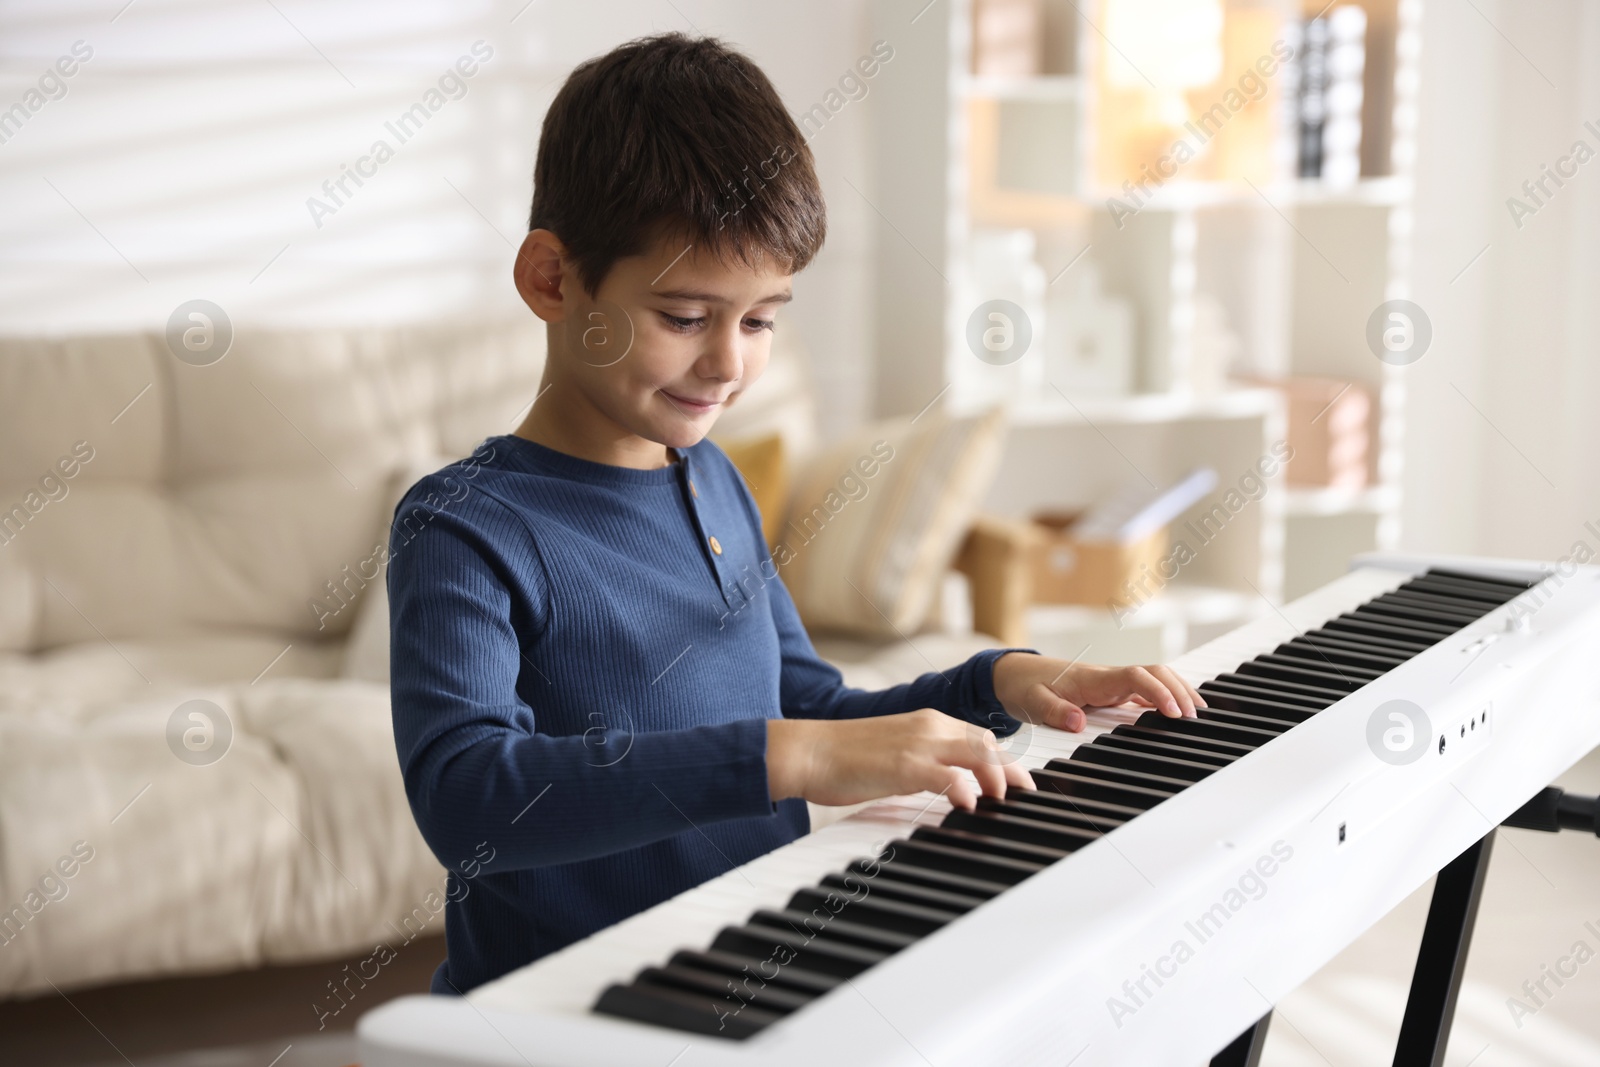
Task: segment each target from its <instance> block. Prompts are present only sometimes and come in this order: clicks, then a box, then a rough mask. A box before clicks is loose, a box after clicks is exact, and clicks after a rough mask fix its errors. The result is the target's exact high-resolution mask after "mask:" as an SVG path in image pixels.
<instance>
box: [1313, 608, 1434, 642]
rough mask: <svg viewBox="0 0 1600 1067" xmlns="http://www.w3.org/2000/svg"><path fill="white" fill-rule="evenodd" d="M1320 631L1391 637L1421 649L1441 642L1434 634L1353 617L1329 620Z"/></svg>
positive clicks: (1345, 616) (1344, 616) (1343, 616)
mask: <svg viewBox="0 0 1600 1067" xmlns="http://www.w3.org/2000/svg"><path fill="white" fill-rule="evenodd" d="M1322 629H1323V630H1326V631H1328V632H1330V633H1354V634H1375V635H1377V636H1378V637H1393V638H1397V639H1398V640H1401V641H1406V642H1409V643H1411V644H1413V645H1419V646H1421V647H1422V648H1432V647H1433V646H1434V645H1436V644H1438V643H1439V642H1440V641H1441V640H1442V638H1441V637H1439V636H1438V635H1435V634H1423V633H1420V632H1418V631H1416V630H1413V629H1409V628H1407V627H1402V626H1390V625H1387V624H1385V623H1381V622H1372V621H1370V620H1368V619H1363V618H1359V617H1357V616H1354V615H1341V616H1339V617H1338V618H1336V619H1329V620H1328V621H1327V622H1325V623H1323V624H1322Z"/></svg>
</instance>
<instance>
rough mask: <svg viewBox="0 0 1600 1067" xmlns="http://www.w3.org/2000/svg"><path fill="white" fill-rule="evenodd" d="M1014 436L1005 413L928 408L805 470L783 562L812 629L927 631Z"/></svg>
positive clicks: (888, 634) (867, 432)
mask: <svg viewBox="0 0 1600 1067" xmlns="http://www.w3.org/2000/svg"><path fill="white" fill-rule="evenodd" d="M1005 429H1006V423H1005V415H1004V413H1003V412H1002V411H1001V410H1000V409H998V408H996V409H994V410H992V411H990V412H988V413H987V414H984V415H981V416H977V417H972V418H953V417H950V416H948V415H943V414H941V413H937V412H933V411H929V412H926V413H924V414H922V415H920V416H917V417H916V418H914V419H913V418H902V419H895V420H890V421H886V422H880V423H875V424H872V425H869V426H867V427H864V428H862V429H861V430H859V431H857V432H855V433H852V434H850V435H849V436H848V437H847V438H846V439H844V440H842V441H839V442H838V443H836V444H835V445H833V446H832V447H830V448H827V449H825V450H823V452H822V453H821V454H819V455H818V456H816V457H815V458H813V459H812V460H811V461H810V462H808V463H807V464H806V465H805V467H804V469H803V470H801V471H799V472H797V474H796V477H795V492H794V494H793V496H792V497H791V499H790V507H789V514H788V517H787V519H786V521H785V523H784V527H783V529H782V530H781V531H779V538H778V544H777V545H776V546H775V548H774V549H773V559H774V560H775V561H776V562H777V564H778V566H779V568H780V573H781V574H782V576H783V580H784V584H785V585H786V586H787V587H788V589H789V593H790V595H791V596H792V597H793V598H794V602H795V606H796V607H797V608H799V610H800V616H801V618H802V620H803V621H804V622H805V624H806V627H807V628H808V629H811V630H816V631H830V630H831V631H836V632H840V633H849V634H857V635H861V636H866V637H876V638H894V637H904V636H906V635H908V634H911V633H914V632H916V631H917V630H918V629H919V628H920V627H921V626H922V625H923V623H924V621H925V620H926V619H927V618H928V615H929V612H930V611H931V610H932V609H933V607H934V605H935V603H936V602H937V598H938V593H939V589H940V586H941V583H942V581H943V578H944V574H945V572H946V571H947V570H949V569H950V564H951V562H952V561H953V560H954V558H955V555H956V552H957V550H958V549H959V548H960V546H961V540H962V538H963V537H964V536H965V535H966V532H967V529H968V527H970V526H971V524H972V520H973V518H974V517H975V516H976V515H977V513H978V509H979V507H980V506H981V504H982V503H983V500H984V497H985V496H986V495H987V494H988V491H989V486H990V483H991V482H992V481H993V479H994V474H995V471H996V469H997V468H998V467H999V464H1000V453H1001V446H1002V444H1003V443H1004V440H1005Z"/></svg>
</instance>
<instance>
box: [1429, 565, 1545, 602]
mask: <svg viewBox="0 0 1600 1067" xmlns="http://www.w3.org/2000/svg"><path fill="white" fill-rule="evenodd" d="M1420 582H1428V583H1432V584H1436V585H1443V586H1448V587H1450V588H1452V589H1461V590H1465V591H1468V592H1471V593H1473V594H1475V595H1478V596H1482V597H1484V598H1486V599H1487V598H1491V597H1492V598H1496V599H1498V600H1499V601H1500V603H1502V604H1504V603H1505V602H1506V601H1508V600H1515V599H1516V598H1517V597H1519V596H1521V595H1522V594H1523V593H1526V592H1527V591H1528V589H1529V588H1530V587H1528V586H1519V585H1514V584H1510V583H1506V582H1498V581H1495V580H1493V579H1485V578H1477V577H1473V576H1471V575H1465V574H1459V573H1457V574H1442V573H1440V572H1438V571H1433V572H1431V573H1428V574H1424V575H1422V576H1421V577H1418V578H1413V579H1412V580H1411V581H1410V582H1407V583H1406V584H1407V585H1412V584H1416V583H1420ZM1402 588H1403V587H1402Z"/></svg>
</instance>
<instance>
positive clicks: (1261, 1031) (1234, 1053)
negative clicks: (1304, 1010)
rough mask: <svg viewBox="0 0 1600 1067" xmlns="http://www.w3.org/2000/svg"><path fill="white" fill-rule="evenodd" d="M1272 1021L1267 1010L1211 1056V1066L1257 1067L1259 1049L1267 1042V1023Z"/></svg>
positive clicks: (1259, 1057) (1259, 1061)
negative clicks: (1254, 1022)
mask: <svg viewBox="0 0 1600 1067" xmlns="http://www.w3.org/2000/svg"><path fill="white" fill-rule="evenodd" d="M1271 1021H1272V1013H1271V1012H1270V1011H1269V1012H1267V1013H1266V1014H1265V1015H1263V1016H1262V1017H1261V1018H1260V1019H1257V1020H1256V1024H1255V1025H1254V1026H1252V1027H1251V1028H1250V1029H1248V1030H1246V1031H1245V1032H1244V1033H1242V1034H1240V1035H1239V1036H1238V1037H1236V1038H1234V1039H1233V1044H1231V1045H1229V1046H1228V1047H1227V1048H1225V1049H1223V1050H1222V1051H1221V1052H1219V1053H1217V1054H1216V1055H1215V1056H1213V1057H1211V1067H1258V1065H1259V1064H1260V1063H1261V1050H1262V1048H1264V1047H1265V1046H1266V1044H1267V1024H1268V1023H1270V1022H1271Z"/></svg>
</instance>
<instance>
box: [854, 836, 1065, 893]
mask: <svg viewBox="0 0 1600 1067" xmlns="http://www.w3.org/2000/svg"><path fill="white" fill-rule="evenodd" d="M884 856H885V857H892V859H891V860H890V862H893V863H896V864H898V863H901V862H904V863H905V864H906V865H908V866H917V867H928V868H931V869H933V870H936V871H944V872H947V873H949V874H955V875H960V876H962V877H965V878H980V879H984V880H986V881H991V882H1002V883H1004V884H1005V885H1008V886H1011V885H1016V884H1017V883H1018V882H1021V881H1022V880H1023V879H1024V878H1027V877H1028V876H1029V875H1031V874H1037V873H1038V872H1039V871H1042V870H1044V869H1045V866H1046V864H1045V863H1042V862H1039V861H1037V860H1020V859H1012V858H1011V857H1009V856H995V855H990V854H985V853H981V852H974V851H972V850H971V849H970V848H953V847H951V846H950V845H947V844H945V843H943V841H940V840H937V839H929V838H926V837H919V838H899V839H897V840H895V841H891V842H890V843H889V845H888V847H887V848H885V850H884ZM880 858H882V857H880Z"/></svg>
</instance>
